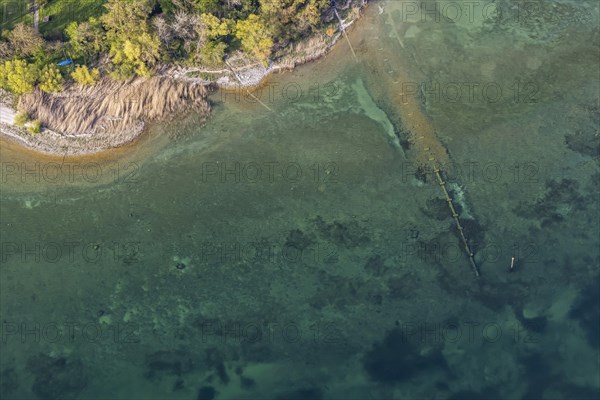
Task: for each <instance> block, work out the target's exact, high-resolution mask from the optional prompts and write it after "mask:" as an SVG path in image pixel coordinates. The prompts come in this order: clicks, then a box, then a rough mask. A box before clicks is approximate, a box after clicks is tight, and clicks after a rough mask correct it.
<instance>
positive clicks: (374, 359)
mask: <svg viewBox="0 0 600 400" xmlns="http://www.w3.org/2000/svg"><path fill="white" fill-rule="evenodd" d="M362 362H363V367H364V369H365V371H366V372H367V373H368V375H369V376H370V378H371V379H372V380H374V381H377V382H381V383H386V384H396V383H400V382H404V381H406V380H408V379H410V378H412V377H414V376H415V375H418V374H425V373H428V372H431V370H442V371H447V370H448V366H447V364H446V360H445V358H444V357H443V355H442V353H441V351H440V349H438V348H432V349H429V350H427V351H424V349H422V348H419V347H417V346H415V345H414V344H413V343H411V342H409V340H408V339H407V336H406V333H405V332H403V331H402V330H400V329H393V330H391V331H389V332H388V334H387V335H386V336H385V338H384V339H383V341H382V342H378V343H375V344H374V345H373V348H372V349H371V350H370V351H368V352H367V353H366V354H365V356H364V357H363V361H362Z"/></svg>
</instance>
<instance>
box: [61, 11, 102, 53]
mask: <svg viewBox="0 0 600 400" xmlns="http://www.w3.org/2000/svg"><path fill="white" fill-rule="evenodd" d="M65 33H66V34H67V36H68V37H69V43H70V44H71V48H72V50H73V55H74V56H75V57H79V56H83V55H87V56H95V55H97V54H99V53H100V52H101V51H102V50H104V49H105V48H106V46H105V42H106V35H105V33H104V30H103V29H102V25H101V24H100V21H99V20H98V19H96V18H90V19H89V20H88V21H87V22H82V23H80V24H79V23H77V22H71V23H70V24H69V25H68V26H67V28H66V29H65Z"/></svg>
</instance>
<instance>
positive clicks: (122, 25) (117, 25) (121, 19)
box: [100, 0, 153, 41]
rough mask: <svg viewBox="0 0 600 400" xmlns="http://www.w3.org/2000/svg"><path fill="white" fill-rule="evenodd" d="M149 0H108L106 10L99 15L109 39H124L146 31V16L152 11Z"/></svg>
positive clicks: (151, 4)
mask: <svg viewBox="0 0 600 400" xmlns="http://www.w3.org/2000/svg"><path fill="white" fill-rule="evenodd" d="M152 6H153V2H151V1H150V0H108V2H107V3H106V4H105V5H104V7H105V8H106V10H107V12H106V13H105V14H104V15H102V16H101V17H100V20H101V21H102V24H103V25H104V29H106V31H107V37H108V40H109V41H113V40H121V41H122V40H124V38H125V37H132V36H135V35H138V34H140V33H143V32H147V31H148V29H147V28H148V27H147V18H148V15H149V14H150V13H151V12H152Z"/></svg>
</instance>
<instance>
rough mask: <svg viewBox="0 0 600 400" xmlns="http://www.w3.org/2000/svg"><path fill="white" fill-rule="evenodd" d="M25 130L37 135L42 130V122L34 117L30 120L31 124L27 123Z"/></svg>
mask: <svg viewBox="0 0 600 400" xmlns="http://www.w3.org/2000/svg"><path fill="white" fill-rule="evenodd" d="M27 130H28V131H29V133H31V134H32V135H37V134H38V133H40V131H41V130H42V124H41V123H40V121H39V120H37V119H36V120H35V121H33V122H31V125H29V127H28V128H27Z"/></svg>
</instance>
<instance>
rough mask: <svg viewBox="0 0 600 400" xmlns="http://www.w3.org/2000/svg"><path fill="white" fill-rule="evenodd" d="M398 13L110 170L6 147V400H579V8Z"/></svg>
mask: <svg viewBox="0 0 600 400" xmlns="http://www.w3.org/2000/svg"><path fill="white" fill-rule="evenodd" d="M414 4H417V3H413V2H387V3H385V4H383V3H379V5H382V6H383V7H384V8H383V12H382V13H381V14H379V8H378V4H375V5H373V6H371V7H370V8H369V10H368V12H367V15H366V16H365V17H364V18H363V19H361V20H360V21H359V22H358V23H357V24H356V26H354V27H353V30H352V32H351V35H350V41H351V43H352V46H353V49H354V51H355V53H356V58H354V56H353V55H352V52H351V51H350V49H349V46H348V44H347V43H345V42H344V41H342V42H340V43H339V44H338V45H337V46H336V48H335V49H334V50H333V52H332V53H331V54H330V55H328V56H327V57H326V58H324V59H321V60H319V61H317V62H316V63H313V64H310V65H307V66H303V67H301V68H298V69H297V70H295V71H294V72H290V73H285V74H280V75H276V76H274V77H272V78H271V79H270V80H269V81H268V82H267V83H266V85H265V86H264V87H263V88H262V90H261V91H258V92H255V95H256V96H258V97H260V99H261V101H262V103H263V104H260V103H257V102H255V101H253V100H252V99H251V98H249V97H248V96H247V95H246V94H245V93H244V92H238V93H236V92H234V93H221V92H216V93H214V94H213V95H212V102H213V104H214V110H213V113H212V116H211V118H210V119H209V121H208V123H207V124H206V125H201V124H200V123H199V121H198V120H197V119H196V118H195V117H194V116H189V117H188V118H186V119H182V120H179V121H176V122H170V123H165V124H161V125H157V126H154V127H152V128H151V129H150V130H149V132H148V133H147V134H146V136H145V137H144V138H143V139H142V141H141V142H140V143H138V144H137V145H135V146H133V147H132V148H130V149H128V151H127V152H125V153H119V154H118V155H115V156H113V157H111V158H110V159H108V160H107V159H104V158H93V159H92V158H88V159H77V160H65V161H64V162H63V160H61V159H58V160H54V159H47V158H41V157H40V158H37V159H36V158H32V157H31V156H30V155H27V156H24V155H22V154H20V153H18V152H17V151H15V150H14V149H12V148H9V149H6V148H5V149H3V152H2V187H3V188H2V193H1V203H0V211H1V215H0V217H1V223H0V234H1V237H2V239H1V242H2V248H1V251H2V252H1V254H0V262H1V264H0V277H1V280H0V300H1V304H0V312H1V317H2V352H1V359H0V364H1V365H0V374H1V375H0V377H1V393H2V396H1V397H2V398H7V399H30V398H46V399H54V398H78V399H79V398H86V399H87V398H97V399H107V398H110V399H132V398H135V399H151V398H155V399H164V398H174V399H211V398H215V399H271V398H273V399H429V398H435V399H450V398H453V399H474V398H486V399H508V398H510V399H513V398H514V399H523V398H526V399H563V398H578V399H587V398H594V397H595V396H597V395H598V391H599V388H600V381H599V378H598V376H599V374H598V372H599V365H598V360H599V347H598V346H599V342H598V338H599V337H600V335H599V333H600V332H599V327H598V325H599V323H600V322H599V313H600V306H599V302H600V298H599V296H600V295H599V289H598V285H599V284H600V282H599V280H598V279H599V271H598V265H599V259H600V257H599V250H598V241H599V240H598V239H599V231H598V229H599V228H598V221H599V215H600V214H599V210H598V200H599V199H598V196H599V192H598V184H599V183H600V171H599V157H598V145H599V142H600V138H599V137H598V129H597V128H598V115H599V114H598V98H597V93H598V79H597V78H598V76H597V71H598V65H597V55H598V29H597V24H598V8H597V4H596V3H594V2H591V1H590V2H585V1H578V2H569V1H562V2H544V3H537V2H536V3H526V4H529V6H528V7H533V6H532V4H534V5H537V7H538V8H533V9H529V8H528V9H527V10H529V12H528V14H526V15H527V18H525V17H524V16H523V14H519V15H520V17H518V18H517V17H515V14H514V9H515V7H525V6H524V5H523V4H525V3H523V2H506V1H504V2H497V7H498V8H500V9H502V10H507V11H506V12H505V13H504V14H503V15H502V17H500V16H498V15H496V14H494V15H491V14H489V12H488V13H486V14H482V15H483V16H482V17H477V18H473V19H472V20H471V19H470V18H468V17H463V18H454V21H448V18H446V19H443V18H440V20H439V21H438V20H436V19H435V18H433V19H431V18H430V19H427V18H426V17H427V15H425V17H424V16H423V15H421V14H418V13H417V14H415V11H414V9H413V8H412V6H413V5H414ZM427 4H428V6H431V7H434V6H435V4H437V5H438V7H440V8H439V10H438V11H439V12H440V13H442V14H443V13H446V14H445V15H446V17H450V16H452V15H451V14H449V13H450V11H451V10H452V8H451V7H454V5H456V4H462V3H457V2H438V3H433V2H428V3H427ZM417 5H418V4H417ZM444 7H445V8H444ZM510 10H513V14H510V13H509V12H508V11H510ZM521 10H524V9H523V8H521ZM488 11H489V10H488ZM407 77H408V78H407ZM395 81H396V82H395ZM394 85H395V86H394ZM457 88H460V89H461V90H464V91H462V92H461V93H462V95H461V97H460V98H458V97H457V95H456V93H457V92H456V89H457ZM468 88H473V91H472V92H469V90H470V89H468ZM481 88H484V89H482V90H485V91H482V90H480V89H481ZM497 88H501V90H502V94H501V95H499V94H498V91H497ZM398 90H400V91H404V92H405V93H406V95H407V96H415V97H416V98H418V99H419V101H420V103H421V110H422V112H423V114H424V115H425V116H426V117H427V119H428V120H429V121H430V123H431V125H432V126H433V127H434V130H435V133H436V137H437V139H439V142H440V143H442V145H443V146H444V147H445V148H446V149H447V151H448V155H449V160H450V164H446V165H444V171H445V178H446V181H447V183H448V188H449V189H450V192H451V195H452V197H453V198H454V201H455V204H457V208H458V212H459V214H460V218H461V220H462V222H463V226H464V228H465V233H466V234H467V237H468V239H469V241H470V245H471V246H472V247H473V249H474V251H475V260H476V261H477V264H478V266H479V268H480V271H481V277H480V278H475V277H474V276H473V274H472V273H471V271H470V267H469V261H468V258H467V257H466V255H465V254H464V251H463V248H462V246H461V244H460V242H459V238H458V235H457V233H456V228H455V226H454V222H453V220H452V218H451V215H450V212H449V210H448V206H447V204H446V202H445V200H444V199H443V197H442V196H443V195H442V192H441V190H440V188H439V185H437V183H435V181H434V178H433V175H432V174H431V171H428V170H425V171H424V172H423V170H420V169H419V165H417V163H416V162H415V160H416V159H417V158H418V154H417V151H418V150H417V146H415V145H414V144H411V143H412V142H411V141H412V140H413V139H411V134H410V131H409V128H408V127H409V126H412V125H411V124H412V121H411V119H410V118H411V117H412V116H411V115H409V114H410V113H409V112H404V111H403V110H405V108H403V105H402V104H398V103H397V102H396V101H395V100H393V99H392V97H391V94H390V93H396V94H397V93H398ZM494 90H496V91H495V92H494ZM413 93H414V94H413ZM469 93H471V94H472V96H470V95H469ZM415 132H418V130H416V131H415ZM417 136H418V134H417ZM415 140H416V139H415ZM58 165H61V167H60V168H59V167H58ZM513 257H515V265H514V271H513V272H509V268H510V265H511V259H512V258H513Z"/></svg>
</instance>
